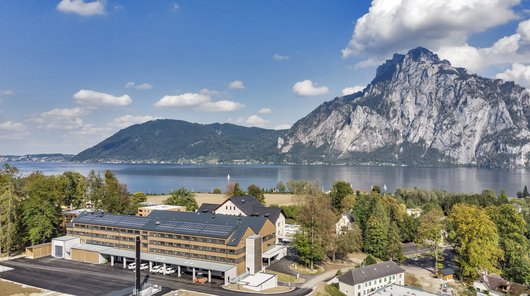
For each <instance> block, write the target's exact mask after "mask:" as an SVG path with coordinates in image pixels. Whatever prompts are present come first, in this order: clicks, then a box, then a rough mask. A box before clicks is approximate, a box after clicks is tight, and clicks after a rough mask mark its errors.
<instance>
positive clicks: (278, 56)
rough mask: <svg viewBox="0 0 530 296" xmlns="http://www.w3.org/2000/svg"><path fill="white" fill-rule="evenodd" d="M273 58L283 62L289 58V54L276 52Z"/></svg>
mask: <svg viewBox="0 0 530 296" xmlns="http://www.w3.org/2000/svg"><path fill="white" fill-rule="evenodd" d="M272 59H273V60H275V61H277V62H283V61H287V60H289V56H286V55H281V54H275V55H273V56H272Z"/></svg>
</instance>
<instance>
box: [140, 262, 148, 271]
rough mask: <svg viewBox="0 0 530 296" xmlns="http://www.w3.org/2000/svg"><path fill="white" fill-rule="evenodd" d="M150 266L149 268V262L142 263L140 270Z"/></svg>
mask: <svg viewBox="0 0 530 296" xmlns="http://www.w3.org/2000/svg"><path fill="white" fill-rule="evenodd" d="M148 268H149V264H147V263H142V264H140V270H146V269H148Z"/></svg>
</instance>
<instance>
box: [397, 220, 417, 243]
mask: <svg viewBox="0 0 530 296" xmlns="http://www.w3.org/2000/svg"><path fill="white" fill-rule="evenodd" d="M418 225H419V219H418V218H416V217H413V216H409V215H405V216H404V217H403V223H401V224H399V227H400V234H401V239H402V241H403V242H404V243H408V242H413V241H415V240H416V239H417V235H418V228H419V227H418Z"/></svg>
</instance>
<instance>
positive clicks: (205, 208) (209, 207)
mask: <svg viewBox="0 0 530 296" xmlns="http://www.w3.org/2000/svg"><path fill="white" fill-rule="evenodd" d="M220 206H221V205H220V204H213V203H203V204H202V205H201V206H200V207H199V208H198V209H197V213H212V212H214V211H215V210H217V209H218V208H219V207H220Z"/></svg>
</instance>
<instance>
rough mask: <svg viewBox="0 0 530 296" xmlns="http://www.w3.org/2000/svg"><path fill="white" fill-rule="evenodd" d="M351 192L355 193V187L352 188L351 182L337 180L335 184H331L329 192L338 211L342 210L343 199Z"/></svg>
mask: <svg viewBox="0 0 530 296" xmlns="http://www.w3.org/2000/svg"><path fill="white" fill-rule="evenodd" d="M351 194H353V189H352V188H351V184H350V183H348V182H345V181H336V182H335V183H333V186H331V192H330V193H329V195H330V196H331V204H332V206H333V207H334V208H335V209H336V210H337V211H339V212H342V200H343V199H344V198H345V197H346V196H348V195H351Z"/></svg>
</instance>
